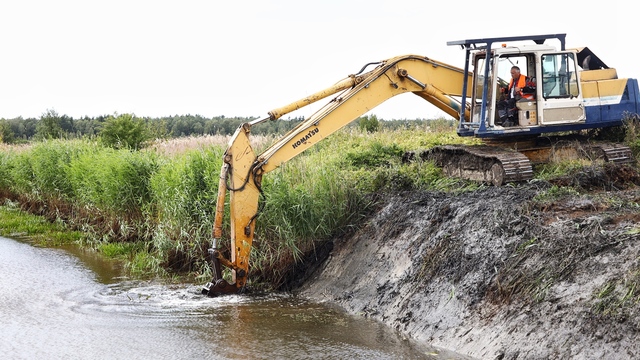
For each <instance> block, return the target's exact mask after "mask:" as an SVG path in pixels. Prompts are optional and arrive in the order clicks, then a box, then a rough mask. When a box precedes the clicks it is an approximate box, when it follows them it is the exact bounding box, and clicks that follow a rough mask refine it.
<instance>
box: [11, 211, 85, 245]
mask: <svg viewBox="0 0 640 360" xmlns="http://www.w3.org/2000/svg"><path fill="white" fill-rule="evenodd" d="M0 219H2V221H0V235H2V236H6V237H11V238H20V239H27V240H29V241H32V242H34V243H36V244H38V245H41V246H60V245H66V244H77V243H79V242H80V241H82V239H83V238H84V237H85V236H86V235H85V234H84V233H82V232H80V231H72V230H70V229H69V228H68V227H67V226H65V225H64V224H63V223H60V222H54V223H52V222H49V221H47V220H46V219H45V218H43V217H41V216H36V215H33V214H29V213H26V212H24V211H21V210H20V208H19V206H18V204H15V203H11V202H5V204H4V205H2V206H0Z"/></svg>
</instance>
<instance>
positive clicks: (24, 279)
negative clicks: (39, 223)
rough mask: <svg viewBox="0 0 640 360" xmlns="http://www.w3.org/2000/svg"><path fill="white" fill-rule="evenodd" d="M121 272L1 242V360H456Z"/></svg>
mask: <svg viewBox="0 0 640 360" xmlns="http://www.w3.org/2000/svg"><path fill="white" fill-rule="evenodd" d="M117 274H118V269H117V266H116V265H114V264H113V263H110V262H108V261H104V260H101V259H100V258H99V257H96V256H95V255H91V254H89V253H86V254H83V253H82V252H80V251H74V254H72V253H70V252H69V251H68V250H63V249H49V248H39V247H34V246H32V245H30V244H27V243H23V242H19V241H16V240H12V239H7V238H2V237H0V275H1V276H0V355H2V358H3V359H36V358H40V359H89V358H91V359H140V358H149V359H204V358H207V359H319V358H322V359H445V358H446V359H451V358H456V357H454V356H455V354H449V353H446V354H445V353H442V352H439V351H437V350H436V349H433V348H430V347H427V346H424V345H421V344H417V343H414V342H413V341H410V340H408V339H405V338H404V337H403V336H402V335H401V334H398V333H396V332H395V331H392V330H391V329H389V328H388V327H386V326H383V325H382V324H379V323H377V322H373V321H370V320H368V319H364V318H360V317H354V316H349V315H347V314H345V313H344V312H342V311H340V310H339V309H335V308H332V307H330V306H327V305H325V304H318V303H313V302H310V301H307V300H305V299H300V298H296V297H294V296H292V295H288V294H275V295H273V294H271V295H267V296H247V295H232V296H223V297H218V298H208V297H206V296H202V295H201V294H200V288H199V286H196V285H192V284H181V285H163V284H157V283H152V282H140V281H128V280H126V279H123V278H118V276H117ZM459 358H462V357H459Z"/></svg>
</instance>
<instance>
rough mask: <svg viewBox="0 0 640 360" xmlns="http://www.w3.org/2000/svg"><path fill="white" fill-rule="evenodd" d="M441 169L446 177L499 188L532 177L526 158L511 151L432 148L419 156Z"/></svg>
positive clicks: (478, 147)
mask: <svg viewBox="0 0 640 360" xmlns="http://www.w3.org/2000/svg"><path fill="white" fill-rule="evenodd" d="M420 156H421V157H422V158H423V159H429V160H432V161H434V162H435V163H436V165H437V166H439V167H441V168H442V169H443V171H444V173H445V174H446V175H447V176H453V177H460V178H464V179H469V180H474V181H481V182H486V183H491V184H493V185H495V186H500V185H502V184H506V183H509V182H516V181H526V180H529V179H531V178H533V168H532V166H531V161H529V159H528V158H527V157H526V156H525V155H523V154H521V153H519V152H517V151H514V150H511V149H503V148H497V147H494V146H464V145H444V146H436V147H433V148H431V149H429V150H426V151H424V152H423V153H421V154H420Z"/></svg>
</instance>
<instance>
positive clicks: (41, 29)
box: [0, 0, 640, 119]
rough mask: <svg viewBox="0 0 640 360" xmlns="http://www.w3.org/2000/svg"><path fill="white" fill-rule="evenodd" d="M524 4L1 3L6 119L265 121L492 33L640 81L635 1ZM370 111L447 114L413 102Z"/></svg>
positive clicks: (0, 86) (449, 58)
mask: <svg viewBox="0 0 640 360" xmlns="http://www.w3.org/2000/svg"><path fill="white" fill-rule="evenodd" d="M520 3H521V4H523V5H522V7H521V6H519V5H518V2H512V3H507V2H491V5H490V6H489V5H488V4H489V2H486V1H479V0H478V1H468V0H460V1H451V2H446V1H445V2H438V1H434V2H432V1H428V0H394V1H382V0H317V1H302V0H298V1H293V0H272V1H268V0H262V1H258V0H245V1H239V0H235V1H234V0H229V1H219V0H218V1H216V0H207V1H205V0H180V1H178V0H175V1H161V0H156V1H147V0H109V1H103V0H82V1H80V0H20V1H18V0H15V1H10V0H0V34H2V35H1V36H0V49H1V50H2V51H1V55H0V118H7V119H8V118H14V117H18V116H22V117H25V118H27V117H36V118H39V117H40V116H41V115H42V114H43V113H44V112H46V111H47V110H49V109H51V110H55V111H56V112H57V113H58V114H60V115H69V116H72V117H74V118H79V117H82V116H84V115H87V116H91V117H94V116H99V115H111V114H114V113H120V114H122V113H134V114H135V115H137V116H151V117H159V116H168V115H185V114H191V115H196V114H199V115H202V116H205V117H212V116H217V115H225V116H228V117H230V116H256V117H264V116H266V115H267V112H268V111H270V110H271V109H273V108H277V107H280V106H283V105H286V104H289V103H291V102H293V101H295V100H298V99H300V98H302V97H304V96H306V95H309V94H311V93H314V92H316V91H318V90H321V89H324V88H326V87H328V86H330V85H332V84H334V83H335V82H336V81H338V80H340V79H342V78H344V77H346V76H347V75H349V74H352V73H356V72H358V71H359V70H360V68H361V67H362V66H363V65H365V64H366V63H369V62H374V61H380V60H383V59H386V58H390V57H393V56H397V55H404V54H417V55H424V56H428V57H431V58H433V59H435V60H439V61H443V62H446V63H449V64H451V65H455V66H459V67H462V66H463V61H464V51H463V50H461V49H460V48H458V47H453V46H447V45H446V43H447V41H451V40H462V39H471V38H483V37H495V36H518V35H534V34H535V35H538V34H552V33H566V34H567V47H581V46H588V47H589V48H590V49H591V50H592V51H594V52H595V53H596V54H597V55H598V56H599V57H600V58H601V59H602V60H603V61H604V62H605V63H606V64H607V65H609V66H610V67H615V68H616V69H617V70H618V75H619V76H620V77H638V76H640V69H638V67H637V66H635V64H636V63H638V59H637V57H638V56H637V55H638V54H640V51H639V50H638V48H637V42H636V41H635V40H636V36H637V35H636V30H635V29H636V28H637V21H638V17H637V16H636V15H634V12H633V11H630V8H629V5H628V4H629V3H628V2H623V1H621V0H612V1H608V2H607V3H606V4H599V5H596V3H593V2H588V1H583V2H580V3H578V2H574V1H548V0H539V1H527V2H520ZM500 4H503V7H502V8H499V6H500ZM446 6H450V8H446ZM518 15H519V16H518ZM515 18H517V20H516V19H515ZM311 110H312V109H309V110H305V109H301V110H298V111H296V112H294V113H292V114H290V115H287V116H291V117H293V116H309V115H310V114H311V113H312V111H311ZM370 113H371V114H376V115H377V116H378V117H379V118H384V119H405V118H407V119H414V118H433V117H436V116H440V115H442V113H441V112H440V111H439V110H438V109H436V108H435V107H433V106H432V105H430V104H429V103H427V102H425V101H424V100H422V99H420V98H418V97H416V96H414V95H411V94H404V95H400V96H398V97H395V98H393V99H391V100H389V101H387V102H386V103H384V104H382V105H380V106H379V107H377V108H375V109H373V110H372V111H371V112H370ZM285 117H286V116H285Z"/></svg>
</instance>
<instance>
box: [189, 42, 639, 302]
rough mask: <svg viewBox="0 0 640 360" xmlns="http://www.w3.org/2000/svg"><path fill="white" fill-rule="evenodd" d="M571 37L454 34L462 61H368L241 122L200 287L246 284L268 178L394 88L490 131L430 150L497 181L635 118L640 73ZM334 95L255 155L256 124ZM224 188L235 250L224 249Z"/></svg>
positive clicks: (451, 168)
mask: <svg viewBox="0 0 640 360" xmlns="http://www.w3.org/2000/svg"><path fill="white" fill-rule="evenodd" d="M565 38H566V35H565V34H550V35H533V36H515V37H500V38H483V39H470V40H461V41H450V42H448V43H447V44H448V45H450V46H459V47H461V48H462V49H463V50H464V53H465V62H464V67H463V68H459V67H455V66H452V65H448V64H445V63H442V62H439V61H436V60H434V59H431V58H428V57H425V56H419V55H405V56H398V57H393V58H390V59H387V60H384V61H380V62H375V63H369V64H366V65H365V66H364V67H362V69H361V70H360V71H359V72H358V73H356V74H354V75H349V76H347V77H346V78H344V79H343V80H341V81H339V82H337V83H336V84H335V85H333V86H331V87H329V88H327V89H324V90H321V91H319V92H317V93H314V94H312V95H309V96H307V97H305V98H303V99H300V100H298V101H295V102H293V103H291V104H289V105H286V106H284V107H281V108H277V109H274V110H272V111H270V112H268V116H266V117H264V118H262V119H258V120H255V121H252V122H248V123H245V124H242V125H241V126H239V127H238V129H237V130H236V132H235V133H234V134H233V136H232V137H231V139H230V140H229V145H228V148H227V150H226V152H225V153H224V158H223V166H222V169H221V172H220V182H219V188H218V198H217V206H216V214H215V220H214V229H213V241H212V248H211V249H210V250H209V253H210V254H211V261H212V269H213V279H212V280H211V282H209V283H207V284H206V285H205V286H204V287H203V289H202V293H203V294H205V295H208V296H217V295H220V294H230V293H237V292H239V291H241V290H242V289H243V288H244V287H245V285H246V283H247V276H248V272H249V255H250V252H251V247H252V242H253V237H254V229H255V223H256V218H257V216H258V213H259V210H258V205H259V196H260V193H261V192H262V188H261V183H262V177H263V176H264V175H265V174H267V173H269V172H271V171H273V170H275V169H277V168H278V167H279V166H280V165H282V164H283V163H285V162H287V161H288V160H290V159H291V158H293V157H295V156H297V155H298V154H300V153H302V152H303V151H305V150H306V149H308V148H310V147H312V146H314V145H315V144H316V143H317V142H319V141H320V140H322V139H324V138H325V137H327V136H329V135H331V134H332V133H334V132H335V131H337V130H339V129H341V128H342V127H344V126H346V125H347V124H349V123H351V122H352V121H354V120H356V119H357V118H358V117H360V116H361V115H363V114H365V113H367V112H369V111H370V110H372V109H374V108H375V107H376V106H378V105H380V104H381V103H383V102H385V101H386V100H388V99H390V98H392V97H394V96H396V95H399V94H404V93H413V94H415V95H417V96H419V97H421V98H423V99H425V100H426V101H428V102H429V103H431V104H433V105H435V106H436V107H438V108H439V109H441V110H442V111H444V112H446V113H447V114H449V115H451V116H452V117H454V118H455V119H456V120H458V127H457V133H458V135H459V136H474V137H477V138H481V139H483V140H485V145H474V146H439V147H435V148H432V149H429V150H427V151H426V152H425V153H424V154H421V155H422V156H425V157H427V158H429V159H431V160H433V161H434V162H435V163H436V164H437V165H439V166H441V167H442V168H443V170H444V172H445V174H448V175H451V176H458V177H462V178H466V179H471V180H477V181H482V182H487V183H492V184H494V185H498V186H499V185H501V184H503V183H506V182H512V181H526V180H528V179H531V178H532V176H533V171H532V164H533V163H539V162H545V161H546V160H548V159H549V158H550V157H551V156H552V155H553V154H552V152H553V151H554V149H555V150H556V151H557V149H558V146H560V144H561V143H562V142H561V141H560V139H561V138H560V137H556V135H559V134H566V133H571V132H577V131H581V130H588V129H604V128H610V127H615V126H620V125H622V123H623V119H624V118H625V117H626V116H637V115H636V114H637V113H638V106H639V105H640V93H639V90H638V82H637V80H636V79H620V78H618V76H617V73H616V70H615V69H613V68H609V67H608V66H607V65H605V64H604V62H603V61H602V60H600V58H598V57H597V56H596V55H595V54H594V53H592V52H591V50H589V49H588V48H586V47H584V48H575V49H567V48H565ZM546 42H557V43H559V47H558V46H557V44H556V46H553V45H548V44H545V43H546ZM369 67H373V68H372V69H371V70H369V71H366V70H367V69H368V68H369ZM514 67H517V68H518V69H519V70H520V73H521V76H525V77H526V85H527V86H525V87H523V88H522V89H518V90H519V91H520V96H517V97H514V99H512V101H506V100H505V99H504V97H505V95H506V94H507V93H508V92H510V91H512V90H513V87H514V86H515V84H513V85H512V84H511V83H512V82H511V81H510V80H511V77H512V75H511V70H512V69H513V68H514ZM525 88H526V94H525ZM513 93H514V94H515V92H513ZM334 95H335V96H334ZM329 96H333V97H332V98H331V99H330V100H329V101H328V103H327V104H325V105H324V106H322V107H321V108H320V109H319V110H318V111H316V112H315V113H314V114H313V115H311V116H310V117H309V118H307V119H305V120H304V121H303V122H302V123H300V124H299V125H298V126H297V127H295V128H294V129H292V130H291V131H289V132H288V133H287V134H285V135H284V136H282V138H280V139H279V140H278V141H276V142H275V143H274V144H273V145H271V146H270V147H269V148H268V149H266V150H265V151H264V152H262V153H261V154H259V155H256V154H255V152H254V150H253V149H252V147H251V143H250V139H249V134H250V132H251V127H252V126H254V125H256V124H259V123H261V122H264V121H269V120H277V119H279V118H281V117H282V116H284V115H286V114H288V113H291V112H292V111H295V110H298V109H300V108H303V107H305V106H307V105H310V104H312V103H315V102H316V101H319V100H321V99H325V98H327V97H329ZM581 148H582V149H583V150H584V149H588V151H590V152H591V153H592V154H596V155H598V156H600V157H602V158H604V160H605V161H614V162H622V163H624V162H630V161H632V155H631V151H630V149H629V148H628V147H626V146H623V145H620V144H615V143H595V142H594V143H592V142H589V143H588V144H585V147H581ZM563 153H564V152H563ZM227 191H228V192H229V215H230V227H231V229H230V237H231V239H230V241H231V242H230V255H231V256H230V259H227V258H225V257H224V256H223V255H222V253H221V252H220V251H219V248H218V242H219V241H220V239H221V237H222V227H223V217H224V213H225V210H226V209H225V201H226V196H227ZM223 266H224V267H226V268H228V269H229V270H230V272H231V281H230V282H229V281H227V280H225V279H224V278H223V273H222V267H223Z"/></svg>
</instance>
